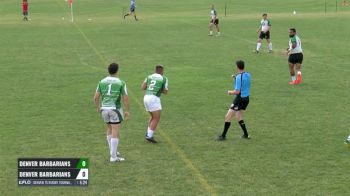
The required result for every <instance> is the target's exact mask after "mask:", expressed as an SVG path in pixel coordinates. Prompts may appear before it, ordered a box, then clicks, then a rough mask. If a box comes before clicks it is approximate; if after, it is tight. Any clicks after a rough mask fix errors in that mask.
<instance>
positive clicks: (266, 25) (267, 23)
mask: <svg viewBox="0 0 350 196" xmlns="http://www.w3.org/2000/svg"><path fill="white" fill-rule="evenodd" d="M270 26H271V22H270V20H267V19H266V20H264V19H262V20H261V21H260V28H261V31H263V32H266V31H268V30H269V27H270Z"/></svg>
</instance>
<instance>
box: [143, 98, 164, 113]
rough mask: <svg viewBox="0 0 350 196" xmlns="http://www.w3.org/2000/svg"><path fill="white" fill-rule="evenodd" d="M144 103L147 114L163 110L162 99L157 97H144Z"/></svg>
mask: <svg viewBox="0 0 350 196" xmlns="http://www.w3.org/2000/svg"><path fill="white" fill-rule="evenodd" d="M143 103H144V104H145V108H146V111H147V112H155V111H158V110H162V104H161V103H160V98H159V97H157V96H155V95H145V96H144V97H143Z"/></svg>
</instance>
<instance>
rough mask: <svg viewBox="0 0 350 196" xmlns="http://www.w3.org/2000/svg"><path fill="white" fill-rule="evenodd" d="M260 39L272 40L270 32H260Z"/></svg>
mask: <svg viewBox="0 0 350 196" xmlns="http://www.w3.org/2000/svg"><path fill="white" fill-rule="evenodd" d="M259 39H270V31H266V32H265V33H264V32H262V31H261V32H260V35H259Z"/></svg>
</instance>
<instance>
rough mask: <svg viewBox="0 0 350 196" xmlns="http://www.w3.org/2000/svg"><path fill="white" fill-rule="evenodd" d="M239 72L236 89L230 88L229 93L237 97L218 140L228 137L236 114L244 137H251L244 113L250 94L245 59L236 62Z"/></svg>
mask: <svg viewBox="0 0 350 196" xmlns="http://www.w3.org/2000/svg"><path fill="white" fill-rule="evenodd" d="M236 65H237V70H238V74H237V75H236V77H235V78H236V81H235V85H234V90H229V91H227V93H228V94H229V95H235V96H236V97H235V99H234V101H233V104H232V105H231V107H230V109H229V110H228V112H227V114H226V116H225V125H224V131H223V132H222V134H221V135H220V136H219V137H218V139H217V140H218V141H223V140H225V139H226V134H227V131H228V129H229V128H230V125H231V120H232V118H233V116H234V115H236V118H237V121H238V123H239V125H240V126H241V128H242V131H243V135H242V138H243V139H250V137H249V134H248V130H247V128H246V126H245V123H244V120H243V114H244V111H245V110H246V108H247V107H248V104H249V94H250V73H248V72H245V70H244V61H242V60H239V61H237V62H236Z"/></svg>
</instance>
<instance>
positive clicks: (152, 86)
mask: <svg viewBox="0 0 350 196" xmlns="http://www.w3.org/2000/svg"><path fill="white" fill-rule="evenodd" d="M156 83H157V81H155V80H151V83H150V84H149V86H148V90H151V91H153V90H154V86H155V85H156Z"/></svg>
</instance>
